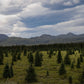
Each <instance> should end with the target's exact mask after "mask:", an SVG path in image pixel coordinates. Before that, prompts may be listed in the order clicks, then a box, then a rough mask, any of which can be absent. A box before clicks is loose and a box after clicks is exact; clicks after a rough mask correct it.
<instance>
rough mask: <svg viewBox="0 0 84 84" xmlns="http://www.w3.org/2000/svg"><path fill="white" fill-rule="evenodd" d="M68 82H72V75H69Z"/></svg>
mask: <svg viewBox="0 0 84 84" xmlns="http://www.w3.org/2000/svg"><path fill="white" fill-rule="evenodd" d="M69 84H72V77H71V76H70V77H69Z"/></svg>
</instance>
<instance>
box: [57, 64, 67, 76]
mask: <svg viewBox="0 0 84 84" xmlns="http://www.w3.org/2000/svg"><path fill="white" fill-rule="evenodd" d="M63 74H66V70H65V65H64V63H62V64H61V66H60V68H59V75H63Z"/></svg>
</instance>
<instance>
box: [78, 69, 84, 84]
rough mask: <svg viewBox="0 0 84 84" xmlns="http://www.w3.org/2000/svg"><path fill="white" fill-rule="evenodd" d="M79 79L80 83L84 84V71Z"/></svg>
mask: <svg viewBox="0 0 84 84" xmlns="http://www.w3.org/2000/svg"><path fill="white" fill-rule="evenodd" d="M79 81H80V84H84V71H83V72H82V74H81V76H80V80H79Z"/></svg>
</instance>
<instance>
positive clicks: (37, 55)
mask: <svg viewBox="0 0 84 84" xmlns="http://www.w3.org/2000/svg"><path fill="white" fill-rule="evenodd" d="M41 65H42V61H41V57H40V54H39V52H38V51H37V52H36V54H35V66H41Z"/></svg>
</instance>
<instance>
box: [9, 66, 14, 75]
mask: <svg viewBox="0 0 84 84" xmlns="http://www.w3.org/2000/svg"><path fill="white" fill-rule="evenodd" d="M13 76H14V74H13V67H12V65H11V66H10V77H13Z"/></svg>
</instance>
